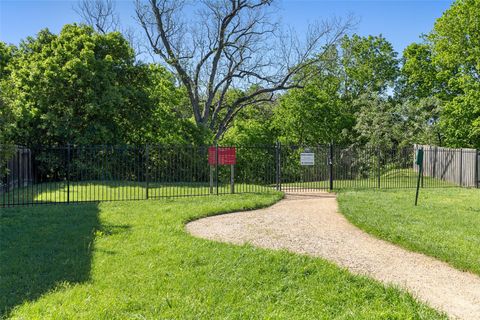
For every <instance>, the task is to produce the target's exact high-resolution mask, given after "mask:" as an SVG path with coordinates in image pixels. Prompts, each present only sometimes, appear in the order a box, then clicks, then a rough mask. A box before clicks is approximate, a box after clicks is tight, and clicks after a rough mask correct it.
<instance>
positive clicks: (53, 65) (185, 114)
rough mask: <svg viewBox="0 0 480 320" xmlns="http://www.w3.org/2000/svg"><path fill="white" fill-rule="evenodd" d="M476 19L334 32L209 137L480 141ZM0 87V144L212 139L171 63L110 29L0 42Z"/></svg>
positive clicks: (468, 9) (469, 5)
mask: <svg viewBox="0 0 480 320" xmlns="http://www.w3.org/2000/svg"><path fill="white" fill-rule="evenodd" d="M478 21H480V0H461V1H457V2H455V3H454V4H453V5H452V7H451V8H450V9H449V10H447V11H446V12H445V13H444V15H443V16H442V17H441V18H440V19H438V20H437V21H436V23H435V25H434V26H433V30H432V31H431V32H430V33H429V34H427V35H425V36H424V37H423V41H422V42H419V43H413V44H411V45H409V46H408V47H407V48H406V49H405V50H404V52H403V53H402V55H401V56H400V55H399V53H397V52H395V50H394V49H393V46H392V45H391V43H390V42H388V40H387V39H385V38H384V37H383V36H381V35H378V36H368V37H362V36H358V35H355V34H353V35H346V36H343V37H342V38H341V39H340V40H339V41H338V42H337V43H336V44H335V45H334V46H330V47H329V48H328V50H324V51H322V52H321V54H320V55H319V56H317V57H316V59H315V63H311V64H308V66H307V67H304V68H302V69H301V70H302V71H301V73H299V74H297V75H295V77H298V78H301V79H302V82H301V83H302V86H301V87H299V88H293V89H289V90H285V91H283V92H280V93H276V94H275V97H274V99H273V101H270V100H271V99H265V102H263V103H258V102H257V103H255V105H252V106H246V107H245V108H243V109H242V110H241V111H240V112H238V113H237V114H235V118H234V119H233V121H231V122H230V123H229V127H228V129H227V130H226V131H225V132H224V133H223V134H222V136H221V137H220V139H219V141H218V142H219V143H220V144H242V145H261V144H273V143H274V142H275V141H281V142H283V143H293V144H305V145H309V144H310V145H313V144H315V145H316V144H322V143H330V142H333V143H336V144H342V145H368V146H377V145H382V146H385V147H401V146H406V145H410V144H412V143H421V144H435V145H440V146H449V147H473V148H480V90H479V89H480V29H479V28H478ZM292 81H295V79H293V80H292ZM257 89H258V88H254V87H253V86H252V87H249V88H243V89H241V88H235V89H233V88H232V89H229V90H228V91H227V92H226V94H225V97H222V101H224V102H225V103H227V104H228V101H229V100H232V101H234V100H235V99H237V100H235V101H238V97H242V96H246V95H248V93H249V91H250V90H257ZM0 90H1V92H0V108H1V109H0V121H1V122H0V126H1V132H0V139H1V140H2V143H16V144H21V145H27V146H28V145H65V144H74V145H87V144H146V143H149V144H196V145H200V144H211V143H214V142H215V141H214V140H215V133H214V132H212V130H210V129H209V128H208V127H205V126H201V125H198V121H197V122H196V121H195V119H194V114H193V112H192V108H191V106H190V100H189V97H188V94H187V90H185V88H184V86H183V85H181V81H179V80H178V78H177V77H176V76H175V75H174V73H171V72H170V71H169V70H167V68H165V67H164V66H162V65H160V64H155V63H141V62H138V61H137V60H136V59H135V54H134V51H133V49H132V48H131V46H130V44H129V42H128V41H127V40H126V39H125V38H124V37H123V36H122V34H121V33H118V32H111V33H106V34H102V33H98V32H96V31H94V29H92V28H91V27H89V26H85V25H66V26H65V27H64V28H63V29H62V31H61V32H60V33H59V34H58V35H55V34H52V33H51V32H49V31H48V30H43V31H41V32H40V33H38V35H37V36H36V37H30V38H27V39H26V40H24V41H22V42H21V44H20V45H19V46H18V47H15V46H11V45H7V44H5V43H1V42H0ZM200 98H201V97H200ZM257 100H258V101H261V99H257ZM212 116H213V115H212Z"/></svg>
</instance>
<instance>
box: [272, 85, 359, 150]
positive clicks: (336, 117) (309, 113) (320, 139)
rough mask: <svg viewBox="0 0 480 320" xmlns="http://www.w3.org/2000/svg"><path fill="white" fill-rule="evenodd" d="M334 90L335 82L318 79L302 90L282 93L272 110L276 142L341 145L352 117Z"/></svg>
mask: <svg viewBox="0 0 480 320" xmlns="http://www.w3.org/2000/svg"><path fill="white" fill-rule="evenodd" d="M338 90H339V82H338V79H336V78H334V77H327V78H325V79H322V78H321V77H318V78H316V79H314V80H312V81H310V82H309V83H308V84H307V85H306V86H305V88H303V89H294V90H291V91H289V92H288V93H286V94H285V95H284V96H283V97H282V99H281V101H280V103H279V106H278V108H277V109H276V110H275V120H274V124H275V126H276V127H277V128H278V130H279V132H280V140H281V141H282V142H293V143H298V144H306V145H308V144H313V145H316V144H323V143H330V142H332V141H333V142H336V143H344V142H345V141H346V138H347V132H348V130H349V129H351V127H352V122H353V119H352V118H353V117H352V114H351V113H349V109H348V108H347V107H346V106H345V105H344V104H343V103H342V101H341V99H340V98H339V96H338Z"/></svg>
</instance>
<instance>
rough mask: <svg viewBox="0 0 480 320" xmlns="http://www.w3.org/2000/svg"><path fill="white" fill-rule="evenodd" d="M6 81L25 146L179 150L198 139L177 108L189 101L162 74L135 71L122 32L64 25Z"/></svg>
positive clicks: (28, 52) (42, 36)
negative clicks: (170, 146) (169, 145)
mask: <svg viewBox="0 0 480 320" xmlns="http://www.w3.org/2000/svg"><path fill="white" fill-rule="evenodd" d="M7 69H8V70H9V71H11V74H10V75H9V76H8V79H6V80H5V81H3V85H4V87H5V88H6V90H7V91H8V96H9V97H10V101H11V106H12V108H13V110H15V112H16V113H17V114H18V116H17V121H16V126H17V128H16V130H15V131H14V132H13V134H12V137H13V139H14V140H15V142H16V143H21V144H26V145H35V144H43V145H56V144H59V145H64V144H67V143H71V144H124V143H146V142H151V143H166V142H168V143H178V142H184V141H192V140H193V139H194V138H195V139H196V138H197V136H198V134H197V132H196V131H195V128H194V126H192V124H191V121H190V120H189V119H188V116H185V115H183V116H182V117H179V116H178V114H176V113H175V112H174V111H175V108H177V107H179V105H181V104H182V103H185V102H184V98H183V96H184V93H183V91H182V90H181V89H179V88H177V87H176V86H175V81H174V79H173V77H172V76H171V74H170V73H169V72H167V71H166V69H165V68H163V67H161V66H159V65H142V64H135V61H134V53H133V50H132V48H131V47H130V45H129V44H128V41H127V40H125V38H124V37H123V36H122V35H121V34H120V33H118V32H113V33H108V34H99V33H96V32H94V31H93V29H92V28H90V27H88V26H83V25H80V26H79V25H66V26H65V27H64V28H63V29H62V31H61V32H60V34H59V35H54V34H52V33H50V32H49V31H48V30H43V31H41V32H40V33H39V34H38V35H37V37H36V38H28V39H27V40H26V41H23V42H22V43H21V45H20V47H19V49H18V51H17V52H16V53H15V54H14V56H13V58H12V60H11V62H10V63H9V66H8V67H7Z"/></svg>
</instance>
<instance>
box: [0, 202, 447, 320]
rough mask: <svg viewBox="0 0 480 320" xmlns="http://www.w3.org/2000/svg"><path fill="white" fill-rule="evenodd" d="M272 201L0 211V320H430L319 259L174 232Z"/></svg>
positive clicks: (391, 293) (397, 294) (404, 300)
mask: <svg viewBox="0 0 480 320" xmlns="http://www.w3.org/2000/svg"><path fill="white" fill-rule="evenodd" d="M280 197H281V195H280V194H278V193H270V194H250V195H225V196H222V197H214V196H212V197H194V198H177V199H162V200H158V201H135V202H103V203H97V204H81V205H56V206H53V205H46V206H37V207H30V208H27V207H18V208H9V209H2V210H1V211H0V227H1V230H0V231H1V232H0V241H1V242H0V243H1V246H0V261H1V264H0V279H1V281H0V312H1V313H0V314H1V315H2V316H3V317H6V318H7V317H10V318H13V319H52V318H53V319H160V318H162V319H332V318H336V319H438V318H445V317H444V316H443V315H440V314H438V313H437V312H436V311H434V310H432V309H430V308H428V307H426V306H425V305H423V304H420V303H418V302H417V301H416V300H414V299H413V298H412V297H411V296H410V295H409V294H406V293H404V292H402V291H399V290H397V289H395V288H392V287H385V286H383V285H381V284H379V283H378V282H375V281H373V280H370V279H367V278H365V277H360V276H353V275H351V274H350V273H348V272H347V271H345V270H342V269H340V268H338V267H336V266H334V265H333V264H330V263H328V262H325V261H324V260H321V259H315V258H310V257H306V256H300V255H295V254H291V253H287V252H283V251H270V250H264V249H258V248H254V247H251V246H234V245H229V244H223V243H217V242H212V241H207V240H202V239H198V238H194V237H192V236H190V235H188V234H187V233H186V232H185V226H184V225H185V223H186V222H187V221H189V220H192V219H196V218H199V217H203V216H207V215H213V214H218V213H222V212H229V211H236V210H244V209H253V208H257V207H262V206H267V205H270V204H272V203H274V202H275V201H277V200H278V199H279V198H280Z"/></svg>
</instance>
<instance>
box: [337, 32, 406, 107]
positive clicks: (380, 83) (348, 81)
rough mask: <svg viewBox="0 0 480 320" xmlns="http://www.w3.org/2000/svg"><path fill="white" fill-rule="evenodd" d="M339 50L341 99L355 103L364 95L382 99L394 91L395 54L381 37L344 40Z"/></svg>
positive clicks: (396, 60) (396, 64) (356, 37)
mask: <svg viewBox="0 0 480 320" xmlns="http://www.w3.org/2000/svg"><path fill="white" fill-rule="evenodd" d="M340 47H341V51H342V54H341V64H342V69H343V72H344V75H343V78H344V79H343V90H342V95H343V96H344V98H346V99H347V100H348V99H355V98H356V97H359V96H360V95H362V94H365V93H367V92H370V93H376V94H379V95H383V94H385V93H386V92H387V90H388V89H389V88H392V87H393V85H394V84H395V80H396V79H397V76H398V71H399V70H398V69H399V67H398V64H399V61H398V59H397V55H398V54H397V52H396V51H395V50H394V49H393V46H392V44H391V43H390V42H388V41H387V39H385V38H384V37H383V36H382V35H379V36H371V35H370V36H368V37H361V36H359V35H356V34H354V35H352V36H351V37H349V36H344V37H343V39H342V41H341V45H340Z"/></svg>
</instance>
